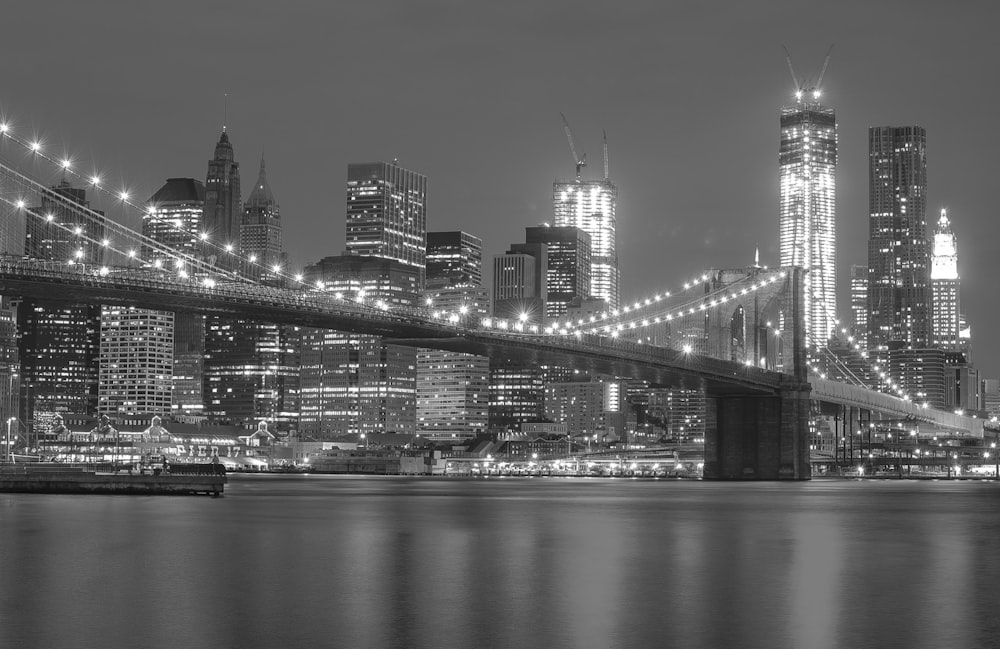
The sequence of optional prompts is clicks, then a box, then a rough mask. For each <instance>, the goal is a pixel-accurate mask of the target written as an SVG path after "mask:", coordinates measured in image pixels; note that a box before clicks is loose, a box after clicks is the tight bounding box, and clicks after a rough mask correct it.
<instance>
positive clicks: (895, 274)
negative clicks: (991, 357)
mask: <svg viewBox="0 0 1000 649" xmlns="http://www.w3.org/2000/svg"><path fill="white" fill-rule="evenodd" d="M868 174H869V176H868V183H869V184H868V215H869V216H868V349H869V351H870V352H872V353H874V354H878V355H879V356H884V354H882V352H883V351H884V350H887V349H889V348H890V347H898V346H902V347H910V348H922V347H927V346H929V345H930V344H931V287H930V270H931V269H930V261H931V259H930V257H931V256H930V246H929V242H928V240H927V222H926V218H925V214H926V207H927V133H926V131H925V130H924V129H923V128H921V127H919V126H876V127H871V128H869V129H868ZM893 376H895V375H893Z"/></svg>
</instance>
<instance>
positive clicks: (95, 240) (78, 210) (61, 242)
mask: <svg viewBox="0 0 1000 649" xmlns="http://www.w3.org/2000/svg"><path fill="white" fill-rule="evenodd" d="M88 217H89V218H88ZM103 217H104V214H103V212H95V211H93V210H91V209H90V203H89V202H88V201H87V191H86V190H85V189H81V188H78V187H73V186H71V185H70V184H69V183H68V182H67V181H65V180H63V181H62V182H60V183H59V184H58V185H56V186H55V187H50V188H49V191H48V192H46V193H43V194H42V197H41V205H38V206H36V207H29V208H28V210H27V214H26V219H27V220H26V221H25V224H24V255H25V256H26V257H29V258H31V259H48V260H52V261H68V260H73V261H74V262H78V263H87V264H100V263H106V262H111V261H112V260H111V259H106V258H105V253H106V252H107V251H106V250H105V249H104V247H102V246H101V245H100V243H99V242H100V241H101V240H102V239H104V230H105V228H104V219H103ZM95 220H96V222H95Z"/></svg>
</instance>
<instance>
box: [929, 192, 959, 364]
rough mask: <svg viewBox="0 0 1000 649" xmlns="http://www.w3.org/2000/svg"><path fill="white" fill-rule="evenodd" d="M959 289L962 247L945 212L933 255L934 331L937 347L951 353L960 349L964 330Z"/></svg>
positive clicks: (934, 341) (935, 238) (936, 229)
mask: <svg viewBox="0 0 1000 649" xmlns="http://www.w3.org/2000/svg"><path fill="white" fill-rule="evenodd" d="M959 290H960V279H959V276H958V244H957V242H956V238H955V233H954V232H953V231H952V229H951V221H949V220H948V212H947V210H943V209H942V210H941V218H940V219H938V222H937V227H935V228H934V247H933V250H932V252H931V305H932V306H931V309H932V310H931V313H932V317H931V320H932V325H931V330H932V332H933V337H932V342H933V344H934V346H935V347H941V348H944V349H950V350H956V349H958V347H959V334H960V333H961V330H962V327H961V319H962V318H961V310H960V309H959Z"/></svg>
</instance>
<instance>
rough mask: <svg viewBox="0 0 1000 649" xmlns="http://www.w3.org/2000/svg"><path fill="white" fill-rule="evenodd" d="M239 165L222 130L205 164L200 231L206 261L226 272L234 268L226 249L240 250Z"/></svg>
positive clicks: (233, 260) (233, 261) (233, 262)
mask: <svg viewBox="0 0 1000 649" xmlns="http://www.w3.org/2000/svg"><path fill="white" fill-rule="evenodd" d="M241 196H242V194H240V164H239V163H238V162H236V160H235V159H234V158H233V145H232V144H231V143H230V142H229V134H228V133H226V130H225V128H223V129H222V135H221V136H220V137H219V142H218V144H216V145H215V156H214V157H213V158H212V159H211V160H209V161H208V175H207V176H206V177H205V209H204V211H203V216H202V227H204V228H205V233H206V234H208V241H207V242H206V243H205V247H204V252H203V254H204V255H205V257H206V258H208V259H209V260H214V261H215V262H216V263H218V264H219V265H221V266H223V267H225V268H233V267H234V265H235V262H236V257H235V256H230V255H226V254H225V253H224V251H225V250H226V246H232V248H233V250H237V249H238V248H239V243H240V222H241V217H242V213H243V211H242V210H241V209H240V197H241Z"/></svg>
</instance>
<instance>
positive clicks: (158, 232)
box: [141, 178, 205, 265]
mask: <svg viewBox="0 0 1000 649" xmlns="http://www.w3.org/2000/svg"><path fill="white" fill-rule="evenodd" d="M204 210H205V185H203V184H202V183H201V181H199V180H195V179H194V178H168V179H167V182H166V183H165V184H164V185H163V187H160V188H159V189H158V190H156V193H155V194H153V195H152V196H151V197H150V198H149V201H147V202H146V211H145V212H144V213H143V215H142V234H143V236H144V237H149V238H150V239H153V240H155V241H156V242H157V243H160V244H162V245H164V246H166V247H167V248H169V249H170V250H171V251H175V252H179V253H181V254H184V255H192V256H197V255H198V254H200V252H201V239H200V235H201V233H202V231H203V230H204V226H203V223H202V218H203V212H204ZM141 254H142V258H143V260H145V261H152V262H155V261H157V260H159V261H160V263H162V264H164V265H166V264H172V263H173V262H174V258H173V256H172V255H170V254H168V253H166V252H164V251H162V250H160V249H157V248H154V247H153V246H149V245H144V246H143V249H142V253H141Z"/></svg>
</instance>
